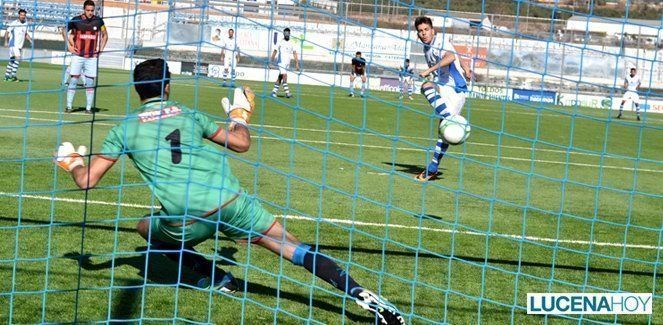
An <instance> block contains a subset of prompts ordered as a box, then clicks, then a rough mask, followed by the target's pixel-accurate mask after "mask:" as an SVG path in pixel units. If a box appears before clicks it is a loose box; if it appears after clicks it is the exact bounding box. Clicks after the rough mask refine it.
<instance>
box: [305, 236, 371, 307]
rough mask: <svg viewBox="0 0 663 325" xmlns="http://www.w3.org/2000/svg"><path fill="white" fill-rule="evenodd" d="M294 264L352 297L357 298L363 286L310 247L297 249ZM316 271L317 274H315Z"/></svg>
mask: <svg viewBox="0 0 663 325" xmlns="http://www.w3.org/2000/svg"><path fill="white" fill-rule="evenodd" d="M292 263H293V264H295V265H300V266H303V267H304V268H305V269H307V270H308V271H309V272H311V273H313V274H314V275H315V276H317V277H318V278H320V279H322V280H325V281H326V282H327V283H329V284H331V285H333V286H334V287H336V288H337V289H339V290H341V291H343V292H345V293H347V294H348V295H350V296H353V297H355V298H356V297H357V294H359V293H360V292H361V290H353V289H356V288H361V286H360V285H359V284H358V283H357V282H356V281H355V280H354V279H353V278H352V277H351V276H350V275H349V274H347V272H345V270H344V269H343V268H341V267H340V266H339V265H338V264H336V262H334V261H332V260H331V259H330V258H328V257H326V256H324V255H322V254H320V253H318V252H316V251H313V250H312V249H311V247H310V246H308V245H305V244H301V245H299V246H297V248H296V249H295V253H294V256H293V258H292ZM314 271H315V272H314Z"/></svg>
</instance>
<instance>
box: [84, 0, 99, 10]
mask: <svg viewBox="0 0 663 325" xmlns="http://www.w3.org/2000/svg"><path fill="white" fill-rule="evenodd" d="M87 6H92V7H95V8H96V7H97V6H96V5H95V4H94V1H92V0H85V2H83V9H85V7H87Z"/></svg>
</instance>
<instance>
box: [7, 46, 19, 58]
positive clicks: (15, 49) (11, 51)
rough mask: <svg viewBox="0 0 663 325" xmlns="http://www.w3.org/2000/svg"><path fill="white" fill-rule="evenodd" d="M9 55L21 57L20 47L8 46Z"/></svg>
mask: <svg viewBox="0 0 663 325" xmlns="http://www.w3.org/2000/svg"><path fill="white" fill-rule="evenodd" d="M9 57H10V58H11V57H15V58H21V48H20V47H10V48H9Z"/></svg>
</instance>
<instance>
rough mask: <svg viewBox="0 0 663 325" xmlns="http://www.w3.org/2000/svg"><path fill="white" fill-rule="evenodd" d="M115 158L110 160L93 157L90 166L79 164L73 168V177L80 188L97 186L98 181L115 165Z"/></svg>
mask: <svg viewBox="0 0 663 325" xmlns="http://www.w3.org/2000/svg"><path fill="white" fill-rule="evenodd" d="M113 164H115V160H109V159H106V158H103V157H98V156H95V157H92V161H90V166H77V167H74V168H73V169H72V170H71V177H72V178H73V179H74V182H76V185H78V187H79V188H80V189H83V190H85V189H90V188H93V187H95V186H97V183H99V181H100V180H101V178H103V177H104V175H105V174H106V172H107V171H108V170H109V169H110V168H111V167H113Z"/></svg>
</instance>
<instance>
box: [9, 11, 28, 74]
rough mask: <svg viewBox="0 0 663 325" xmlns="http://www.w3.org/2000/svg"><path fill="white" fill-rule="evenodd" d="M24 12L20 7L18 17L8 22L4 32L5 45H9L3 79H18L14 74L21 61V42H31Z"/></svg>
mask: <svg viewBox="0 0 663 325" xmlns="http://www.w3.org/2000/svg"><path fill="white" fill-rule="evenodd" d="M26 14H27V12H26V11H25V10H23V9H20V10H19V11H18V19H16V20H14V21H12V22H11V23H9V26H8V27H7V32H6V33H5V46H8V47H9V62H7V68H6V69H5V81H18V78H17V77H16V75H17V73H18V66H19V64H20V62H21V50H22V49H23V44H24V43H25V40H26V39H27V40H28V41H29V42H30V44H33V43H32V38H30V35H29V34H28V20H27V19H26V17H25V16H26Z"/></svg>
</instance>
